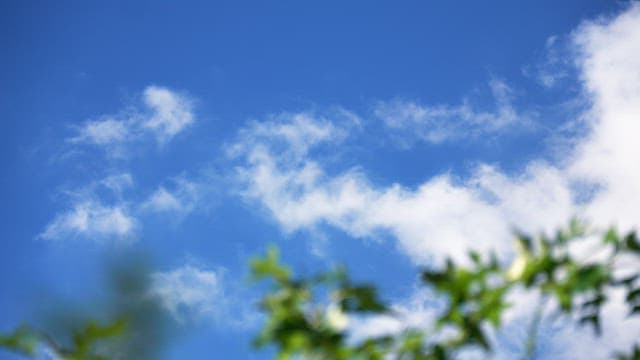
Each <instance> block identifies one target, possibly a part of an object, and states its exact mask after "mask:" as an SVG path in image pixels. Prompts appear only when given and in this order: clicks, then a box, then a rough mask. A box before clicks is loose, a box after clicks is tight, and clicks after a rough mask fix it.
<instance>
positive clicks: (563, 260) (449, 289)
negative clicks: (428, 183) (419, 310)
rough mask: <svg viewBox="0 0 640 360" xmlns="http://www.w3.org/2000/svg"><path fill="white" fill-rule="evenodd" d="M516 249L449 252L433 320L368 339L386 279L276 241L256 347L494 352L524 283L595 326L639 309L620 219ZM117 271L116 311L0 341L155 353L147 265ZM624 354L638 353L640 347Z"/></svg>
mask: <svg viewBox="0 0 640 360" xmlns="http://www.w3.org/2000/svg"><path fill="white" fill-rule="evenodd" d="M589 241H591V244H595V245H596V246H597V248H598V249H600V250H602V249H604V250H605V251H604V252H602V251H599V253H600V255H599V256H597V257H596V258H595V259H594V258H591V259H590V258H584V256H577V255H575V252H573V251H572V248H573V247H575V245H580V244H581V243H583V242H589ZM516 248H517V255H516V257H515V259H514V260H513V262H511V263H510V264H507V265H505V263H504V262H502V261H500V260H499V259H498V257H497V256H496V255H495V254H493V253H488V254H479V253H476V252H470V253H469V255H468V261H466V262H463V263H456V262H455V261H453V260H452V259H447V260H446V261H445V264H444V266H441V267H432V268H427V269H422V270H421V272H420V279H421V281H422V283H423V284H424V285H425V286H426V287H428V288H429V289H430V290H431V292H432V293H433V294H435V295H434V296H437V297H439V298H441V299H444V302H443V303H444V306H443V308H442V309H441V311H439V312H438V314H437V318H436V321H435V323H434V324H433V326H432V327H431V328H428V327H427V326H426V325H428V324H425V326H424V327H421V328H408V329H406V330H404V331H403V332H401V333H399V334H395V335H385V336H378V337H371V338H365V339H360V340H358V339H355V338H353V337H351V336H350V335H351V334H350V331H349V321H350V319H353V318H356V317H361V316H378V315H386V316H396V315H395V314H394V311H393V309H392V308H391V307H390V306H388V305H387V304H385V302H383V301H382V300H381V299H380V297H379V296H378V292H377V289H376V287H375V286H372V285H368V284H359V283H354V282H353V281H352V280H351V279H350V278H349V276H348V274H347V272H346V270H345V269H344V268H342V267H336V268H335V269H333V270H331V271H328V272H325V273H321V274H318V275H315V276H308V277H299V276H295V275H294V274H293V271H292V269H291V268H289V267H288V266H286V265H284V264H283V263H282V262H281V261H280V259H279V254H278V251H277V249H276V248H274V247H271V248H269V249H268V251H267V253H266V254H265V255H263V256H259V257H256V258H255V259H253V260H252V262H251V270H252V277H253V280H254V281H256V282H268V283H269V284H270V286H271V287H270V288H269V290H268V292H267V293H266V294H265V296H264V297H263V299H262V301H261V303H260V308H261V309H262V311H264V312H265V313H266V315H267V318H266V322H265V324H264V326H263V328H262V329H261V331H260V332H259V334H258V335H257V336H256V338H255V341H254V345H255V346H256V347H258V348H263V347H272V348H275V349H274V350H275V352H276V354H277V357H278V358H279V359H290V358H306V359H323V360H325V359H329V360H332V359H335V360H342V359H434V360H436V359H451V358H455V357H456V355H458V354H459V353H460V352H461V351H465V350H468V349H472V350H475V351H483V352H485V353H486V354H488V353H489V352H491V350H492V342H491V340H490V334H489V331H493V330H495V329H499V328H500V326H501V325H502V320H503V317H504V312H505V310H506V309H507V308H508V307H509V306H510V303H509V301H508V299H509V295H510V294H513V292H514V291H517V289H522V288H524V289H529V290H531V291H536V292H538V293H539V294H540V296H541V299H543V300H544V303H550V304H553V305H552V306H554V307H555V311H556V312H557V313H558V314H564V315H567V318H568V319H571V318H577V319H578V325H581V326H590V327H591V328H593V329H594V331H595V333H596V334H600V333H601V331H602V330H601V323H602V321H601V309H602V307H603V305H605V304H606V303H607V301H609V294H610V292H611V290H613V289H620V291H622V292H624V294H625V301H626V305H627V306H628V308H629V316H634V315H638V314H639V313H640V274H638V273H630V274H629V273H627V274H626V275H625V276H620V275H619V274H618V273H617V272H616V264H617V261H618V260H619V259H620V258H622V257H627V258H632V259H634V261H636V262H638V259H639V257H640V241H639V240H638V237H637V236H636V234H635V233H634V232H631V233H628V234H625V235H621V234H619V233H618V232H617V231H616V230H615V229H613V228H612V229H610V230H608V231H606V232H601V233H598V232H595V231H587V229H586V228H585V226H584V225H582V224H581V223H580V222H578V221H572V222H571V223H570V224H569V226H568V227H567V228H566V229H564V230H561V231H558V232H556V234H554V236H552V237H549V236H546V235H540V236H537V237H535V238H531V237H529V236H527V235H525V234H517V235H516ZM113 275H115V276H113V278H114V280H115V281H114V285H115V288H116V291H115V293H116V296H115V297H113V299H110V300H109V301H108V302H109V303H110V307H111V309H110V311H108V312H107V313H108V314H109V316H107V317H102V318H100V319H98V320H96V319H94V318H90V319H85V320H83V321H82V322H80V323H77V322H76V323H75V326H72V327H71V328H65V329H62V333H66V336H63V337H62V338H60V337H57V336H52V335H51V334H52V332H51V331H49V332H47V331H41V330H37V329H36V328H34V327H31V326H28V325H23V326H20V327H18V328H17V329H16V330H15V331H13V332H12V333H9V334H5V335H0V348H5V349H8V350H11V351H15V352H18V353H22V354H24V355H27V356H30V357H37V356H38V353H39V352H41V351H42V349H46V350H47V351H49V352H52V353H54V354H55V356H57V357H58V358H61V359H66V360H81V359H92V360H93V359H95V360H97V359H116V358H122V359H130V358H131V359H152V358H155V357H156V355H157V348H160V347H161V346H162V343H163V342H164V339H166V338H165V337H164V335H163V331H162V328H163V327H162V326H161V325H162V324H161V321H160V322H159V320H158V319H160V318H162V315H161V309H159V307H158V304H157V303H155V302H154V301H152V299H150V298H149V297H148V296H147V295H148V291H147V284H146V281H147V278H148V276H147V272H146V271H145V270H144V269H140V268H129V269H119V270H118V271H115V272H114V273H113ZM546 300H551V301H546ZM541 304H542V303H541ZM66 315H67V317H69V316H71V315H73V314H69V313H67V314H66ZM542 315H543V312H542V306H539V307H538V309H537V310H536V313H535V316H534V321H533V322H532V324H531V329H530V337H529V339H528V341H527V343H526V344H524V354H523V357H524V358H533V356H534V354H535V343H536V332H537V327H538V325H539V323H540V320H541V317H542ZM62 317H65V314H63V316H62ZM427 329H428V330H427ZM444 330H446V331H444ZM54 338H56V339H55V340H54ZM614 356H615V357H616V358H617V359H619V360H640V344H636V345H635V346H634V347H633V348H632V349H631V350H630V352H629V353H617V354H614Z"/></svg>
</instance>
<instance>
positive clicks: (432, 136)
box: [374, 79, 532, 146]
mask: <svg viewBox="0 0 640 360" xmlns="http://www.w3.org/2000/svg"><path fill="white" fill-rule="evenodd" d="M489 88H490V90H491V94H492V96H493V99H494V101H495V108H494V109H493V110H492V111H486V110H480V109H477V108H475V107H474V106H472V105H471V104H470V103H469V101H468V100H467V99H465V100H463V101H462V103H461V104H460V105H454V106H452V105H448V104H440V105H424V104H420V103H418V102H415V101H409V100H403V99H395V100H392V101H380V102H378V103H377V104H376V106H375V108H374V115H375V116H376V117H377V118H379V119H381V120H382V121H383V123H384V125H385V126H386V128H387V130H389V131H390V132H391V134H392V135H393V136H394V137H395V138H396V140H398V141H399V142H400V143H401V144H402V145H404V146H410V145H411V144H412V143H413V142H415V141H424V142H427V143H431V144H442V143H446V142H452V141H459V140H465V139H474V138H478V137H479V136H487V135H497V134H501V133H504V132H506V131H508V130H513V129H514V128H515V127H519V128H525V127H530V126H531V124H532V121H531V114H528V113H518V112H517V111H516V108H515V107H514V105H513V90H512V89H511V88H510V87H509V85H507V83H506V82H504V81H502V80H498V79H493V80H491V81H490V82H489Z"/></svg>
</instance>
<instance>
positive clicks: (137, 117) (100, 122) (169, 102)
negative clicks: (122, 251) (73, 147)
mask: <svg viewBox="0 0 640 360" xmlns="http://www.w3.org/2000/svg"><path fill="white" fill-rule="evenodd" d="M194 120H195V117H194V114H193V101H192V100H191V99H190V98H189V97H187V96H186V95H183V94H179V93H177V92H175V91H172V90H170V89H169V88H166V87H161V86H148V87H147V88H145V89H144V91H143V92H142V94H141V104H140V105H139V106H137V107H135V108H133V109H128V110H127V111H122V112H121V113H119V114H116V115H104V116H101V117H99V118H98V119H96V120H89V121H86V122H85V123H84V124H82V125H81V126H80V127H79V128H78V133H77V135H76V136H75V137H73V138H71V139H69V140H70V142H72V143H76V144H91V145H95V146H100V147H104V148H106V149H107V150H108V151H109V153H110V155H112V156H116V157H118V156H124V155H125V148H124V145H126V144H128V143H132V142H136V141H141V140H143V139H144V138H146V137H152V138H154V139H155V141H156V142H157V143H158V144H165V143H166V142H168V141H170V140H171V139H172V138H173V137H175V136H176V135H177V134H179V133H180V132H181V131H183V130H184V129H186V128H187V127H188V126H190V125H191V124H193V122H194Z"/></svg>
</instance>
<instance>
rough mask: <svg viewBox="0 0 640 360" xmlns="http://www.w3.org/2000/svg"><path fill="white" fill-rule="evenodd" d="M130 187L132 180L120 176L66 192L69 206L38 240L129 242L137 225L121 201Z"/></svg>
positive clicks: (126, 174) (122, 175) (124, 174)
mask: <svg viewBox="0 0 640 360" xmlns="http://www.w3.org/2000/svg"><path fill="white" fill-rule="evenodd" d="M132 185H133V178H132V176H131V175H130V174H129V173H119V174H113V175H110V176H107V177H106V178H104V179H101V180H98V181H94V182H92V183H90V184H89V185H88V186H85V187H83V188H79V189H75V190H73V191H67V192H66V193H65V194H66V195H67V196H68V197H69V198H70V206H69V207H68V208H67V209H66V210H63V211H61V212H59V213H58V214H57V215H56V216H55V217H54V218H53V220H51V221H50V222H49V224H47V226H46V227H45V230H44V231H43V232H42V233H41V234H40V235H38V237H39V238H42V239H45V240H65V239H74V238H83V239H89V240H95V241H103V240H116V241H129V240H132V239H133V238H134V233H135V231H136V229H137V228H138V221H137V220H136V219H135V217H134V216H133V215H132V214H131V212H130V210H129V207H128V205H127V204H126V203H125V202H123V201H122V199H121V197H122V193H123V191H124V190H125V189H127V188H129V187H130V186H132ZM105 190H106V191H105ZM98 194H102V196H98ZM106 200H110V201H106Z"/></svg>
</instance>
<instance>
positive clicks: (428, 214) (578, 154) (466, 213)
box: [238, 3, 640, 358]
mask: <svg viewBox="0 0 640 360" xmlns="http://www.w3.org/2000/svg"><path fill="white" fill-rule="evenodd" d="M571 36H572V46H575V47H576V48H578V49H579V51H578V52H576V56H577V57H576V58H575V59H574V61H575V63H576V64H577V66H578V71H579V72H580V74H581V76H580V80H581V84H582V87H583V92H582V94H581V95H582V96H584V97H585V98H586V99H588V103H589V104H590V106H589V107H588V108H587V109H586V110H585V113H584V114H582V116H583V117H584V118H585V119H587V120H586V122H583V123H582V124H583V125H586V126H587V130H586V135H579V137H577V138H573V139H570V141H569V142H570V143H571V144H572V146H571V147H570V148H569V149H568V150H567V152H566V153H565V154H564V155H562V156H560V157H559V158H558V159H557V161H556V162H555V163H549V162H545V161H542V160H535V161H531V162H529V163H528V164H523V171H521V173H518V174H507V173H504V172H503V171H501V170H500V169H499V168H497V167H496V166H493V165H491V164H479V165H478V166H477V169H476V171H475V172H474V173H473V174H472V175H471V176H469V177H467V178H464V179H461V178H459V177H455V176H453V175H451V174H441V175H438V176H435V177H433V178H430V179H427V180H426V181H424V182H423V183H422V184H420V185H419V186H416V187H415V188H408V187H405V186H402V185H401V184H391V185H388V186H384V185H376V184H374V183H373V182H372V181H371V180H370V179H369V178H368V177H367V175H366V174H365V172H364V171H363V170H362V169H359V168H350V169H346V170H344V171H343V172H341V173H338V174H336V175H334V174H333V173H332V172H330V171H329V170H327V167H326V166H325V165H324V164H323V162H322V160H321V159H320V158H318V157H316V156H314V154H313V151H314V149H315V148H316V147H318V146H321V145H322V144H323V142H324V141H325V139H331V141H335V140H334V139H342V138H344V136H343V135H342V136H338V134H341V133H342V132H343V131H344V129H341V128H340V127H339V126H337V125H336V124H337V122H332V121H329V122H330V123H333V125H329V124H327V120H326V119H321V120H319V119H314V118H313V117H311V118H308V120H307V123H306V124H304V126H302V125H301V124H297V123H296V122H295V121H291V119H288V120H287V119H285V121H286V125H284V126H286V127H288V128H292V129H295V131H293V132H294V133H296V132H304V129H305V128H309V127H311V128H313V127H314V126H313V125H309V123H308V122H313V123H316V124H317V125H315V126H322V128H324V129H326V132H324V133H323V136H320V137H317V136H316V137H311V138H309V139H305V138H304V137H297V138H296V141H291V140H289V139H287V137H284V136H281V135H278V132H277V131H267V130H265V129H268V130H269V129H271V127H262V128H260V131H259V132H260V133H261V136H259V137H257V136H255V137H252V136H251V135H247V134H252V133H253V132H254V131H255V129H257V128H259V126H257V125H255V124H254V125H251V126H249V127H248V128H246V129H245V130H244V133H245V137H249V138H252V139H253V141H252V142H251V143H249V142H245V143H243V146H242V147H241V149H242V150H243V151H242V152H241V154H240V159H241V162H240V164H239V171H238V180H239V181H240V184H241V186H242V188H243V189H244V191H243V194H244V196H245V198H246V199H248V200H249V201H255V202H257V203H259V204H261V205H262V206H263V207H264V208H265V209H266V210H267V211H268V213H269V214H271V216H272V217H273V219H275V220H276V221H277V223H278V224H280V226H281V227H282V228H283V229H284V230H285V231H286V232H291V231H298V230H309V231H314V230H316V229H318V228H321V227H322V226H331V227H335V228H337V229H340V230H343V231H345V232H346V233H348V234H350V235H351V236H353V237H360V238H371V237H377V236H379V234H380V233H383V234H389V235H391V237H392V238H394V239H396V240H397V242H398V243H399V245H400V249H402V251H403V252H405V253H406V254H407V255H408V256H409V257H410V258H411V259H412V260H413V261H414V262H416V263H420V264H425V263H428V264H438V263H439V262H441V261H442V260H443V258H444V257H445V256H446V255H452V256H454V257H455V258H458V259H462V258H464V257H465V256H466V252H467V250H468V249H469V248H476V249H480V250H486V249H490V248H493V249H497V250H499V251H502V252H508V251H509V249H510V247H511V228H512V227H513V226H517V227H519V228H521V229H523V230H525V231H528V232H538V231H540V230H547V231H549V230H553V229H555V228H557V227H558V226H560V225H562V224H564V223H565V222H566V220H567V219H568V218H569V217H570V216H572V215H575V214H578V215H581V216H583V217H584V218H586V219H587V220H588V221H590V222H591V223H592V224H594V225H596V226H599V227H603V228H604V227H607V226H609V225H611V224H615V225H617V226H618V227H619V228H620V229H621V230H622V231H626V230H630V229H634V228H635V229H637V228H638V226H640V219H639V218H638V215H637V214H638V211H637V209H638V208H639V207H640V161H638V156H639V154H640V142H638V141H637V136H638V134H640V121H639V118H638V114H640V85H639V84H640V56H639V54H640V4H637V3H634V4H632V5H630V6H629V8H628V9H627V10H626V11H625V12H623V13H621V14H619V15H618V16H616V17H615V18H610V19H599V20H598V21H595V22H588V23H585V24H583V25H582V26H580V27H579V28H578V29H577V30H576V31H575V32H574V33H573V34H572V35H571ZM503 85H504V84H502V85H501V84H500V83H497V84H494V89H493V92H494V96H495V97H496V99H497V103H498V107H497V110H496V111H495V112H482V111H477V110H475V109H472V108H471V107H469V106H468V105H466V104H464V103H463V104H462V105H459V106H448V105H442V106H436V107H429V106H421V105H418V104H415V103H407V102H395V103H393V102H392V103H383V104H380V105H379V107H378V110H377V112H378V116H380V117H381V118H382V119H383V120H384V121H385V122H386V123H387V125H388V126H389V127H390V128H394V127H395V128H397V129H401V130H405V131H411V132H413V133H415V134H416V135H417V136H418V137H419V138H421V139H423V140H425V141H429V142H433V143H441V142H444V141H449V140H452V139H456V138H459V137H460V136H465V133H464V131H462V130H463V129H464V128H465V127H471V129H472V131H471V134H476V136H477V134H492V133H495V132H497V131H501V130H502V129H505V127H507V126H511V125H513V124H515V123H517V122H518V121H519V119H520V117H519V116H518V115H517V113H516V111H515V110H514V109H513V107H512V106H511V105H510V104H511V103H510V100H509V96H508V90H507V88H506V87H503ZM500 104H502V105H500ZM445 120H446V121H445ZM339 130H341V131H339ZM265 134H270V136H265ZM276 139H277V141H278V142H279V143H278V144H279V145H278V146H280V147H281V146H282V144H283V143H284V144H285V145H286V144H288V145H289V146H293V147H295V149H297V150H295V151H291V152H289V156H288V157H285V158H283V157H281V156H280V155H281V154H282V153H283V151H282V150H281V149H280V148H278V147H276V146H274V144H275V142H276ZM299 139H302V140H299ZM300 141H302V143H300ZM325 144H326V143H325ZM291 154H293V155H291ZM584 184H588V185H589V186H587V187H588V188H589V189H591V190H590V191H589V194H584V188H585V187H584ZM611 296H612V299H614V300H615V299H618V298H617V297H616V295H615V294H611ZM618 300H619V299H618ZM621 304H622V303H621V302H616V301H614V302H613V303H612V305H611V307H610V309H611V310H610V311H611V314H612V316H611V317H610V321H611V322H610V323H609V324H607V325H605V333H609V334H611V337H609V336H606V337H603V338H600V339H599V340H597V341H594V340H593V338H592V336H591V334H590V333H586V332H582V331H580V332H578V331H570V330H569V329H568V328H567V327H566V325H564V324H563V325H557V327H556V328H555V330H554V331H555V334H556V335H557V336H555V337H554V338H552V340H551V341H552V342H553V344H555V345H553V346H555V347H556V348H558V349H560V348H562V349H563V353H565V354H568V353H570V354H572V356H575V355H576V354H580V355H579V356H576V357H580V358H581V357H589V358H606V357H607V356H609V355H610V354H611V352H612V351H613V350H628V346H629V344H631V343H632V342H633V341H634V340H635V337H634V336H635V334H637V333H638V329H640V324H638V321H637V319H636V320H635V321H634V320H630V319H626V318H625V314H624V311H623V310H622V309H623V307H622V305H621ZM529 310H530V308H529ZM514 317H515V316H514ZM396 325H397V324H396ZM396 325H393V326H396ZM393 326H391V327H393ZM585 339H588V341H587V340H585ZM585 343H588V344H587V345H585Z"/></svg>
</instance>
